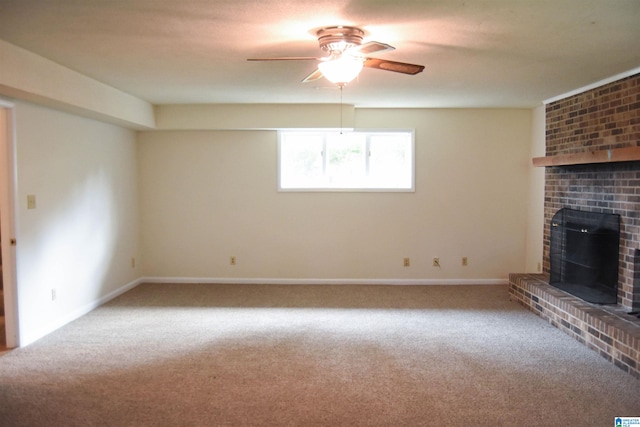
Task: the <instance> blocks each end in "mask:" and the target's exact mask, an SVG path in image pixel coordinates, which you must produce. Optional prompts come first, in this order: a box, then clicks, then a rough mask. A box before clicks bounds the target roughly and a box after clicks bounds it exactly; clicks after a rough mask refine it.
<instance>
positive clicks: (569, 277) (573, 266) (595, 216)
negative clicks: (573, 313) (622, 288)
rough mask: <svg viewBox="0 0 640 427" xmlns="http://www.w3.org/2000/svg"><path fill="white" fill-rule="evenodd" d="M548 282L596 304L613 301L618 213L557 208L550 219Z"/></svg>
mask: <svg viewBox="0 0 640 427" xmlns="http://www.w3.org/2000/svg"><path fill="white" fill-rule="evenodd" d="M550 231H551V232H550V248H549V249H550V250H549V255H550V268H551V271H550V278H549V284H551V285H553V286H555V287H557V288H559V289H562V290H564V291H566V292H569V293H570V294H573V295H575V296H577V297H579V298H582V299H583V300H585V301H588V302H592V303H596V304H616V303H617V299H618V257H619V251H620V249H619V246H620V215H617V214H602V213H596V212H584V211H579V210H575V209H568V208H564V209H560V210H559V211H558V212H557V213H556V214H555V215H554V217H553V219H552V220H551V230H550Z"/></svg>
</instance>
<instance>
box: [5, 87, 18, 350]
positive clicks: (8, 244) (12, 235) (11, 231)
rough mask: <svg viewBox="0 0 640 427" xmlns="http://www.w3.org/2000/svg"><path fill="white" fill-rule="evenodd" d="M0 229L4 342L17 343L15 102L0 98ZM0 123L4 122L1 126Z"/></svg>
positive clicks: (14, 345)
mask: <svg viewBox="0 0 640 427" xmlns="http://www.w3.org/2000/svg"><path fill="white" fill-rule="evenodd" d="M0 115H1V116H2V117H0V122H2V123H0V232H1V233H2V239H1V242H0V250H1V251H2V278H3V290H4V318H5V331H6V341H7V342H6V345H7V347H8V348H15V347H19V346H20V338H19V337H20V334H19V317H18V279H17V262H16V202H15V200H16V194H17V186H16V185H17V170H18V168H17V161H16V160H17V158H16V126H15V104H14V103H12V102H9V101H6V100H3V99H1V98H0ZM2 124H4V126H2Z"/></svg>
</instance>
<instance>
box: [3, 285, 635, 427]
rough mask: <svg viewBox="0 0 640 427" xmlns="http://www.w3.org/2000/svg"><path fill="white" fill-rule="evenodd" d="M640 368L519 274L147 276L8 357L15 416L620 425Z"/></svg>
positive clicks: (86, 420) (37, 422)
mask: <svg viewBox="0 0 640 427" xmlns="http://www.w3.org/2000/svg"><path fill="white" fill-rule="evenodd" d="M615 416H640V381H638V380H636V379H634V378H633V377H631V376H629V375H627V374H625V373H624V372H622V371H621V370H619V369H618V368H616V367H615V366H613V365H612V364H610V363H609V362H607V361H606V360H604V359H603V358H601V357H600V356H598V355H597V354H596V353H595V352H593V351H591V350H589V349H587V348H586V347H584V346H582V345H581V344H579V343H577V342H576V341H574V340H573V339H571V338H569V337H568V336H566V335H564V334H563V333H562V332H560V331H558V330H557V329H555V328H553V327H552V326H551V325H549V324H548V323H546V322H545V321H543V320H542V319H540V318H538V317H536V316H535V315H533V314H531V313H529V312H527V311H526V310H524V309H523V308H522V307H520V306H518V305H516V304H515V303H513V302H510V301H509V297H508V292H507V286H292V285H283V286H273V285H211V284H193V285H186V284H176V285H170V284H144V285H140V286H138V287H137V288H135V289H133V290H131V291H130V292H128V293H126V294H124V295H122V296H121V297H119V298H117V299H115V300H113V301H112V302H110V303H108V304H106V305H104V306H102V307H100V308H98V309H96V310H94V311H93V312H91V313H89V314H88V315H86V316H84V317H82V318H80V319H78V320H76V321H75V322H72V323H71V324H69V325H67V326H65V327H64V328H62V329H60V330H58V331H56V332H54V333H53V334H51V335H49V336H47V337H45V338H43V339H41V340H39V341H37V342H36V343H34V344H32V345H30V346H27V347H25V348H21V349H17V350H14V351H11V352H8V353H5V354H3V355H0V425H2V426H58V425H60V426H62V425H64V426H405V425H406V426H442V425H453V426H463V425H478V426H507V425H509V426H512V425H518V426H558V425H576V426H577V425H579V426H598V427H600V426H613V425H614V422H613V419H614V417H615Z"/></svg>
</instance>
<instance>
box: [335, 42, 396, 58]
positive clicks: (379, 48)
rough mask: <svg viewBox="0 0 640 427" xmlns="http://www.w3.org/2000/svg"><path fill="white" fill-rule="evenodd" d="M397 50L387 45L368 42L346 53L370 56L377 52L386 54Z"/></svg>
mask: <svg viewBox="0 0 640 427" xmlns="http://www.w3.org/2000/svg"><path fill="white" fill-rule="evenodd" d="M395 49H396V48H395V47H393V46H391V45H388V44H386V43H380V42H367V43H364V44H361V45H358V46H354V47H352V48H350V49H347V50H346V51H345V53H349V54H356V55H370V54H372V53H376V52H384V51H386V50H395Z"/></svg>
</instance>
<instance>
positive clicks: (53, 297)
mask: <svg viewBox="0 0 640 427" xmlns="http://www.w3.org/2000/svg"><path fill="white" fill-rule="evenodd" d="M56 296H57V295H56V289H55V288H52V289H51V301H55V300H56Z"/></svg>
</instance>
